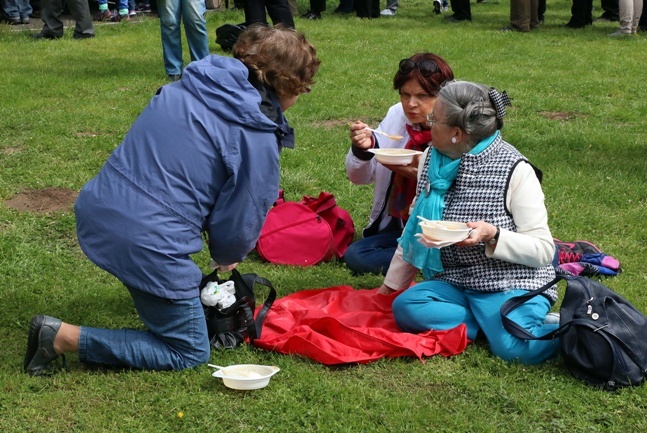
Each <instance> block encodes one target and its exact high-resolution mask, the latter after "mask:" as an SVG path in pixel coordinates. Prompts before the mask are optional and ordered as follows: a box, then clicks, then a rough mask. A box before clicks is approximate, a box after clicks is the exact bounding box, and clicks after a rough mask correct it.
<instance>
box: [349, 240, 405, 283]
mask: <svg viewBox="0 0 647 433" xmlns="http://www.w3.org/2000/svg"><path fill="white" fill-rule="evenodd" d="M401 234H402V230H397V231H396V230H392V231H386V232H382V233H378V234H376V235H373V236H369V237H366V238H364V239H359V240H357V241H355V242H353V243H352V244H350V246H349V247H348V249H347V250H346V253H345V254H344V261H345V262H346V266H347V267H348V269H350V270H351V271H353V272H355V273H358V274H369V273H376V274H377V273H381V274H382V275H386V272H387V271H388V270H389V266H390V265H391V259H392V258H393V254H395V250H396V248H397V247H398V238H399V237H400V235H401Z"/></svg>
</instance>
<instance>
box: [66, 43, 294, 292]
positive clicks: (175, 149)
mask: <svg viewBox="0 0 647 433" xmlns="http://www.w3.org/2000/svg"><path fill="white" fill-rule="evenodd" d="M256 86H257V87H258V88H259V89H260V90H257V88H255V87H254V85H252V84H251V83H250V80H249V79H248V69H247V67H246V66H245V65H244V64H243V63H242V62H240V61H239V60H236V59H233V58H229V57H221V56H215V55H212V56H209V57H206V58H205V59H203V60H200V61H197V62H193V63H191V64H189V65H188V66H187V67H186V68H185V70H184V73H183V75H182V79H181V80H180V81H178V82H176V83H173V84H168V85H166V86H164V87H162V88H161V89H160V91H158V94H157V95H156V96H154V97H153V98H152V100H151V101H150V103H149V104H148V106H147V107H146V108H145V109H144V111H143V112H142V113H141V114H140V115H139V117H138V118H137V120H136V121H135V123H134V124H133V126H132V128H131V129H130V131H129V132H128V134H127V135H126V137H125V138H124V140H123V142H122V143H121V144H120V145H119V146H118V147H117V148H116V149H115V150H114V152H113V153H112V155H111V156H110V157H109V158H108V160H107V161H106V163H105V165H104V166H103V168H102V169H101V171H100V172H99V174H98V175H97V176H96V177H95V178H94V179H92V180H90V181H89V182H88V183H87V184H86V185H85V186H84V187H83V189H82V190H81V192H80V194H79V197H78V199H77V201H76V204H75V206H74V210H75V213H76V219H77V235H78V239H79V244H80V245H81V248H82V249H83V252H84V253H85V254H86V255H87V256H88V258H89V259H90V260H92V261H93V262H94V263H95V264H97V265H98V266H99V267H100V268H102V269H104V270H106V271H108V272H110V273H111V274H113V275H114V276H115V277H117V278H119V280H121V281H122V282H123V283H124V284H126V285H127V286H130V287H134V288H137V289H140V290H142V291H145V292H148V293H151V294H153V295H156V296H159V297H162V298H165V299H186V298H192V297H196V296H199V293H198V285H199V283H200V280H201V278H202V271H201V270H200V268H199V267H198V266H197V265H196V264H195V263H194V262H193V260H192V259H191V257H190V255H191V254H195V253H197V252H199V251H201V250H202V248H203V240H202V237H201V233H202V232H206V233H207V235H208V237H209V250H210V253H211V257H212V258H213V259H214V260H215V261H216V262H218V263H220V264H225V265H227V264H232V263H235V262H240V261H242V260H244V259H245V257H246V255H247V254H248V253H249V251H251V250H252V249H253V248H254V246H255V244H256V241H257V240H258V236H259V234H260V231H261V228H262V226H263V222H264V221H265V218H266V216H267V212H268V211H269V208H270V206H271V205H272V204H273V203H274V201H275V200H276V198H277V197H278V186H279V153H280V150H281V148H282V147H284V146H287V147H293V145H294V136H293V134H292V128H290V127H289V125H288V124H287V121H286V120H285V117H284V116H283V113H282V112H281V109H280V107H279V105H278V100H277V98H276V96H275V95H274V93H273V92H272V91H271V90H270V89H268V88H265V87H263V86H261V85H258V84H257V85H256ZM261 106H262V107H263V109H264V110H265V111H262V110H261ZM268 107H269V108H268ZM268 110H269V111H270V112H272V110H274V111H273V113H272V114H274V115H273V116H270V117H273V118H275V119H276V122H275V121H272V120H270V117H268V116H266V115H265V114H263V113H264V112H265V113H267V112H268Z"/></svg>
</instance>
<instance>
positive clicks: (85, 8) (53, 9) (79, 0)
mask: <svg viewBox="0 0 647 433" xmlns="http://www.w3.org/2000/svg"><path fill="white" fill-rule="evenodd" d="M63 1H64V0H42V1H41V11H40V18H41V19H42V20H43V22H44V23H45V24H44V25H43V28H42V29H41V31H40V33H37V34H35V35H32V37H34V38H36V39H60V38H61V37H63V31H64V30H65V29H64V26H63V21H62V20H61V15H63V7H64V3H63ZM65 5H67V7H68V8H69V10H70V13H71V14H72V17H73V18H74V21H75V22H76V24H75V27H74V36H73V37H74V39H87V38H93V37H94V26H93V25H92V15H91V14H90V6H89V4H88V0H65Z"/></svg>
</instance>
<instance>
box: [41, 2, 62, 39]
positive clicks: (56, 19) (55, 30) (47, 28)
mask: <svg viewBox="0 0 647 433" xmlns="http://www.w3.org/2000/svg"><path fill="white" fill-rule="evenodd" d="M62 14H63V0H42V2H41V14H40V18H41V20H43V23H44V24H43V28H42V29H41V31H40V33H38V34H35V35H34V37H35V38H39V39H40V38H43V39H58V38H61V37H63V30H64V29H63V21H62V20H61V15H62Z"/></svg>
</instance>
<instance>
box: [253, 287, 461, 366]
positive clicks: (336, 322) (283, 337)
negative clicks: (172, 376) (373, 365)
mask: <svg viewBox="0 0 647 433" xmlns="http://www.w3.org/2000/svg"><path fill="white" fill-rule="evenodd" d="M376 292H377V289H372V290H354V289H353V288H352V287H350V286H337V287H330V288H327V289H317V290H303V291H300V292H297V293H293V294H291V295H288V296H286V297H284V298H281V299H277V300H276V301H275V302H274V305H273V306H272V308H271V309H270V311H269V313H268V314H267V317H266V319H265V322H264V323H263V330H262V334H261V338H260V339H257V340H254V345H255V346H257V347H260V348H262V349H266V350H272V351H276V352H280V353H284V354H299V355H302V356H305V357H307V358H310V359H312V360H314V361H317V362H320V363H322V364H325V365H338V364H347V363H362V364H365V363H368V362H371V361H375V360H377V359H380V358H384V357H389V358H395V357H400V356H415V357H417V358H418V359H420V360H421V361H423V360H422V358H423V357H424V356H432V355H442V356H451V355H456V354H458V353H461V352H462V351H463V350H465V347H466V346H467V333H466V328H465V325H460V326H458V327H456V328H454V329H450V330H447V331H428V332H424V333H421V334H409V333H406V332H402V331H400V329H399V328H398V327H397V326H396V324H395V320H394V319H393V314H392V313H391V303H392V302H393V299H395V297H396V296H397V293H394V294H391V295H378V294H377V293H376ZM423 362H424V361H423Z"/></svg>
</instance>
